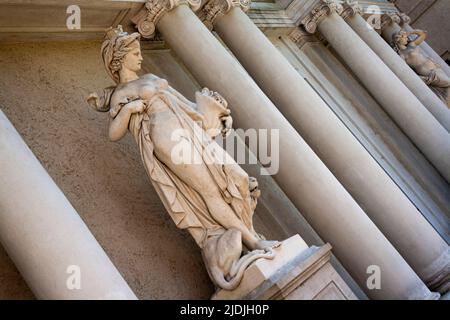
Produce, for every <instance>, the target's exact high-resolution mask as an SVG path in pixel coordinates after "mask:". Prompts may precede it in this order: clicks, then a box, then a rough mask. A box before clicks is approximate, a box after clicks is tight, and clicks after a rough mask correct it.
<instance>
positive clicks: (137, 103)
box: [124, 99, 147, 113]
mask: <svg viewBox="0 0 450 320" xmlns="http://www.w3.org/2000/svg"><path fill="white" fill-rule="evenodd" d="M146 107H147V103H146V102H145V101H144V100H142V99H137V100H133V101H131V102H128V103H127V104H126V105H125V106H124V108H126V109H128V110H129V111H130V112H131V113H141V112H143V111H144V110H145V108H146Z"/></svg>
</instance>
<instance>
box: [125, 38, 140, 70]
mask: <svg viewBox="0 0 450 320" xmlns="http://www.w3.org/2000/svg"><path fill="white" fill-rule="evenodd" d="M129 47H130V49H131V50H130V51H129V52H128V53H127V54H126V55H125V57H124V59H123V64H122V68H125V69H128V70H131V71H133V72H138V71H139V70H141V63H142V60H143V58H142V55H141V45H140V44H139V41H133V42H132V43H131V44H130V45H129Z"/></svg>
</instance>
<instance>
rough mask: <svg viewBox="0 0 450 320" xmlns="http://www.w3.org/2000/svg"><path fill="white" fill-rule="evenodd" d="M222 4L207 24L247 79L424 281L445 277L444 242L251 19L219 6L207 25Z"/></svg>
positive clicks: (210, 8) (446, 253) (449, 261)
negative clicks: (265, 94)
mask: <svg viewBox="0 0 450 320" xmlns="http://www.w3.org/2000/svg"><path fill="white" fill-rule="evenodd" d="M223 3H225V1H224V0H220V1H216V9H214V7H213V6H212V5H213V2H210V3H209V6H208V5H207V6H206V7H205V8H204V10H203V11H204V13H203V15H202V17H204V20H205V21H206V24H207V25H209V26H214V29H215V31H216V32H217V33H218V34H219V35H220V37H221V38H222V40H223V41H224V42H225V43H226V45H227V46H228V47H229V48H230V49H231V51H232V52H233V53H234V55H235V56H236V57H237V58H238V60H239V61H240V62H241V63H242V65H243V66H244V67H245V68H246V70H247V71H248V72H249V73H250V75H251V76H253V78H254V79H255V81H256V82H257V83H258V84H259V85H260V86H261V88H262V89H263V90H264V91H265V92H266V93H267V95H268V96H269V98H270V99H271V100H272V101H273V102H274V103H275V105H276V106H277V107H278V108H279V109H280V110H281V111H282V113H283V114H284V115H285V116H286V118H287V119H288V120H289V121H290V123H291V124H292V125H293V126H294V127H295V128H296V129H297V131H298V132H299V133H300V134H301V135H302V137H304V138H305V139H306V141H307V143H308V144H309V145H310V146H311V147H312V148H313V150H315V151H316V152H317V154H318V155H319V157H320V158H321V159H322V160H323V161H324V162H325V164H326V165H327V166H328V168H330V169H331V171H332V172H333V173H334V175H335V176H336V177H337V178H338V179H339V181H340V182H341V183H342V184H343V185H344V187H345V188H346V189H347V190H348V191H349V192H350V193H351V194H352V195H353V197H354V198H355V199H356V200H357V201H358V202H359V203H360V204H361V206H362V207H363V208H364V210H365V211H366V213H367V214H368V215H369V216H370V218H371V219H372V221H374V222H375V224H376V225H377V226H378V227H379V228H380V229H381V231H382V232H383V233H384V234H385V235H386V236H387V238H388V239H389V240H390V241H391V242H392V243H393V244H394V246H395V247H396V248H397V249H398V250H399V251H400V253H401V254H402V255H403V257H404V258H405V259H406V260H407V261H408V263H409V264H410V265H411V266H412V267H413V268H414V269H415V271H416V272H417V273H418V274H419V275H420V276H421V277H422V279H423V280H424V281H426V282H427V283H429V284H431V283H433V279H436V278H437V277H440V276H441V275H442V274H444V275H445V274H448V272H449V270H448V268H449V266H450V256H449V248H448V246H447V244H446V243H445V242H444V240H442V238H441V237H440V236H439V234H438V233H437V232H436V231H435V230H434V229H433V228H432V227H431V225H430V224H429V223H428V222H427V221H426V220H425V218H424V217H423V216H422V214H421V213H420V212H419V211H418V210H417V209H416V207H415V206H414V205H413V204H412V203H411V202H410V201H409V199H408V198H407V197H406V196H405V195H404V193H403V192H402V191H401V190H400V189H399V188H398V186H397V185H396V184H395V183H394V182H393V181H392V180H391V179H390V178H389V177H388V176H387V174H386V173H385V172H384V170H383V169H382V168H381V167H380V166H379V165H378V163H376V161H375V160H374V159H373V158H372V157H371V156H370V154H369V153H368V152H367V151H366V150H365V149H364V147H363V146H362V145H361V144H360V143H359V142H358V141H357V140H356V138H355V137H354V136H353V135H352V134H351V132H350V131H349V130H348V129H347V128H346V127H345V126H344V124H343V123H342V122H341V121H340V120H339V119H338V118H337V116H336V115H335V114H334V113H333V112H332V110H330V108H329V107H328V106H327V105H326V104H325V102H324V101H323V100H322V99H321V98H320V97H319V96H318V95H317V94H316V92H315V91H314V90H313V89H312V88H311V87H310V86H309V85H308V84H307V83H306V82H305V80H304V79H303V78H302V77H301V76H300V75H299V73H298V72H297V71H296V70H295V69H294V68H293V67H292V65H291V64H290V63H289V62H288V61H287V60H286V59H285V57H284V56H283V55H282V54H281V53H280V52H279V51H278V50H277V49H276V48H275V47H274V46H273V44H272V43H271V42H270V41H269V40H268V39H267V37H266V36H265V35H264V34H263V33H262V32H261V31H260V30H259V29H258V28H257V27H256V26H255V24H254V23H253V22H252V21H251V20H250V19H249V17H248V16H247V15H246V14H245V13H244V12H243V11H242V10H241V9H240V8H239V7H234V8H232V7H230V9H227V7H226V6H223V7H222V8H223V9H222V14H218V15H216V17H215V18H214V19H210V20H207V19H208V15H209V16H212V12H218V10H219V9H218V8H217V6H219V5H220V4H223ZM219 8H220V7H219ZM381 41H383V40H381ZM417 234H420V235H422V236H421V237H417Z"/></svg>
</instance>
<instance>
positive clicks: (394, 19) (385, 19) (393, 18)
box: [381, 13, 401, 30]
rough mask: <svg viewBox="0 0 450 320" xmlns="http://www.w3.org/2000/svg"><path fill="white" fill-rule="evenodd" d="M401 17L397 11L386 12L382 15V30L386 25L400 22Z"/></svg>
mask: <svg viewBox="0 0 450 320" xmlns="http://www.w3.org/2000/svg"><path fill="white" fill-rule="evenodd" d="M400 22H401V19H400V17H399V16H398V14H396V13H385V14H383V15H381V30H383V29H384V28H385V27H387V26H389V25H391V24H393V23H397V24H400Z"/></svg>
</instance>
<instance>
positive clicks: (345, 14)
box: [341, 0, 362, 20]
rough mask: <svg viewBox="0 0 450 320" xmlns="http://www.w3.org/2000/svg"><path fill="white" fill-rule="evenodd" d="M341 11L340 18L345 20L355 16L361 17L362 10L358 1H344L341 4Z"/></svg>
mask: <svg viewBox="0 0 450 320" xmlns="http://www.w3.org/2000/svg"><path fill="white" fill-rule="evenodd" d="M342 7H343V10H342V13H341V17H342V18H343V19H344V20H346V19H347V18H349V17H353V16H355V15H357V14H359V15H361V13H362V8H361V6H360V5H359V3H358V1H354V0H346V1H344V3H343V4H342Z"/></svg>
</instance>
